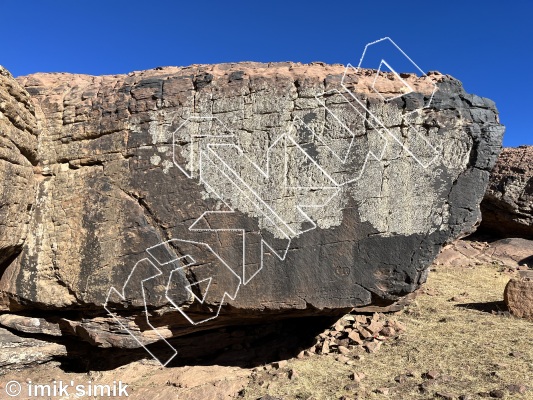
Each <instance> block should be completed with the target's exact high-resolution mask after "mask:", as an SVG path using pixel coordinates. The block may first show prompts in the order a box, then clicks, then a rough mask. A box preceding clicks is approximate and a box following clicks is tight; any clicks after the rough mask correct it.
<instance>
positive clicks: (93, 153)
mask: <svg viewBox="0 0 533 400" xmlns="http://www.w3.org/2000/svg"><path fill="white" fill-rule="evenodd" d="M17 80H18V84H20V85H22V86H23V87H24V88H25V91H23V90H22V89H20V88H19V86H18V84H17V83H16V82H14V81H13V80H12V79H11V78H9V77H7V78H6V79H4V80H3V81H2V85H1V86H0V90H2V91H0V93H4V92H5V91H6V88H9V87H13V88H16V93H19V94H18V95H17V94H16V93H15V95H11V97H8V101H10V102H13V103H14V104H15V105H16V104H17V103H21V104H20V105H17V107H18V108H20V109H22V110H28V112H26V114H27V117H28V118H29V121H33V122H32V124H33V125H28V126H27V127H26V126H17V125H16V124H15V125H14V127H13V128H9V129H7V130H2V137H3V138H4V139H3V140H4V141H5V142H8V143H9V142H12V143H15V141H16V140H19V138H20V140H22V139H24V142H23V144H24V146H22V145H20V146H13V148H12V149H11V152H12V153H13V154H14V155H15V156H17V157H19V159H20V162H19V164H20V166H19V167H17V168H19V169H20V171H21V172H20V174H21V175H22V174H23V173H26V172H25V171H29V172H27V173H28V176H27V177H26V178H25V180H24V181H21V183H19V184H18V186H19V187H20V193H18V194H16V195H15V194H12V195H6V196H5V199H4V200H3V201H4V203H5V204H7V207H11V208H8V209H9V210H10V211H9V212H8V214H7V215H8V217H9V218H12V216H15V215H16V216H17V218H18V219H17V221H18V222H17V223H19V224H20V226H19V225H17V226H14V228H13V229H14V234H6V233H4V232H3V233H2V236H1V237H0V243H4V242H5V243H6V244H4V248H6V249H11V250H10V252H9V253H4V254H7V255H8V256H4V257H3V259H4V260H7V261H8V262H7V261H6V262H5V263H4V267H3V271H2V272H3V273H2V276H1V280H0V293H2V297H1V301H0V309H2V310H4V311H5V312H22V311H23V312H24V314H25V315H31V314H32V313H33V314H35V315H39V313H41V312H42V310H47V311H48V313H52V314H53V315H54V316H55V317H56V318H59V319H60V321H59V322H58V326H59V327H60V328H61V331H63V332H66V333H68V334H70V335H75V336H78V337H80V338H82V339H83V340H86V341H88V342H90V343H92V344H95V345H98V346H102V347H109V346H119V347H139V346H140V345H141V344H143V345H144V344H147V343H150V342H154V341H156V340H159V339H161V338H168V337H172V336H179V335H184V334H186V333H190V332H194V331H198V330H201V329H207V328H213V327H216V326H224V325H232V324H242V323H248V322H254V321H260V320H263V321H264V320H265V319H267V318H271V319H272V318H286V317H289V316H290V317H297V316H310V315H339V314H341V313H344V312H346V311H347V310H349V309H351V308H353V307H364V306H376V307H379V306H381V307H388V306H390V305H391V304H393V303H395V302H397V301H399V300H400V299H401V298H402V297H403V296H405V295H407V294H409V293H411V292H413V291H414V290H416V289H417V288H418V287H419V285H420V284H422V283H423V282H424V281H425V279H426V276H427V271H428V266H429V265H430V264H431V262H432V260H433V259H434V258H435V256H436V255H437V254H438V252H439V250H440V248H441V247H442V246H443V245H444V244H445V243H448V242H450V241H452V240H453V239H455V238H457V237H459V236H463V235H466V234H468V233H470V232H472V230H473V228H474V226H475V225H476V224H477V223H478V221H479V219H480V212H479V202H480V201H481V199H482V197H483V194H484V193H485V189H486V186H487V184H488V179H489V172H490V170H491V169H492V167H493V165H494V162H495V161H496V157H497V156H498V154H499V152H500V149H501V139H502V134H503V130H504V129H503V126H502V125H500V123H499V121H498V116H497V111H496V108H495V106H494V103H493V102H492V101H490V100H488V99H484V98H480V97H477V96H475V95H470V94H467V93H465V92H464V90H463V88H462V86H461V83H460V82H459V81H457V80H455V79H454V78H452V77H449V76H446V75H441V74H439V73H431V74H429V75H428V76H422V77H417V76H416V75H414V74H402V75H401V79H398V76H397V75H395V74H392V73H379V74H377V72H376V71H374V70H354V69H351V68H348V69H345V67H343V66H340V65H332V66H331V65H323V64H316V63H315V64H311V65H301V64H293V63H278V64H260V63H240V64H223V65H200V66H191V67H186V68H177V67H168V68H156V69H154V70H149V71H143V72H133V73H130V74H128V75H115V76H99V77H95V76H86V75H72V74H35V75H30V76H27V77H21V78H18V79H17ZM26 91H27V93H26ZM28 93H29V94H30V95H31V97H32V100H33V103H34V106H35V109H36V110H37V111H36V112H35V113H32V110H33V109H32V108H31V106H30V105H28V104H27V100H28ZM17 96H18V97H17ZM0 104H2V103H1V102H0ZM5 110H6V109H5V108H4V109H3V111H2V112H3V113H4V114H5V113H6V111H5ZM7 112H8V114H7V117H4V119H5V118H7V120H8V121H16V118H14V117H13V116H12V115H11V114H10V113H11V111H10V110H7ZM26 114H24V115H26ZM0 115H3V114H0ZM33 115H36V116H37V122H38V124H39V135H38V136H37V135H36V134H35V129H34V126H35V123H36V122H35V121H34V120H32V119H31V118H33ZM30 117H31V118H30ZM0 123H3V122H2V120H1V119H0ZM9 124H10V125H9V126H11V125H13V123H12V122H9ZM27 124H29V123H27ZM37 144H38V146H39V148H38V152H35V146H37ZM32 146H33V147H32ZM20 149H23V151H22V152H21V151H19V150H20ZM17 151H18V152H19V153H20V154H19V153H17ZM25 155H27V156H28V157H25ZM0 162H2V163H4V164H5V163H6V161H4V160H3V158H2V160H0ZM9 164H10V165H9V168H14V167H13V165H14V164H15V163H13V162H11V163H9ZM33 164H35V168H34V171H35V177H33V178H32V176H33V174H32V171H33V170H32V168H33V167H32V165H33ZM10 171H11V170H10ZM10 171H6V172H4V173H3V174H2V179H4V180H9V181H10V182H11V180H13V179H14V178H13V172H10ZM24 176H25V175H24ZM32 179H33V180H34V181H36V182H37V183H38V185H37V186H36V187H34V186H32V185H33V184H32V182H33V181H32ZM4 187H5V185H4ZM10 196H11V197H10ZM17 196H18V197H17ZM30 204H31V206H29V205H30ZM2 212H3V214H2V218H4V219H5V217H4V215H5V211H4V209H2ZM20 221H22V222H20ZM25 221H26V222H27V224H26V225H27V229H26V230H24V229H22V228H24V227H25V226H26V225H24V223H25ZM24 232H26V233H24ZM47 315H50V314H47ZM17 326H18V325H17V324H12V325H11V326H10V327H11V328H12V329H16V327H17ZM154 327H157V329H156V330H155V332H154V330H153V329H152V328H154ZM47 329H51V328H47ZM154 329H155V328H154ZM128 332H129V333H130V334H131V336H130V335H128Z"/></svg>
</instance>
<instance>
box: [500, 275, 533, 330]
mask: <svg viewBox="0 0 533 400" xmlns="http://www.w3.org/2000/svg"><path fill="white" fill-rule="evenodd" d="M521 275H522V276H521V278H519V279H511V280H510V281H509V283H508V284H507V286H506V287H505V293H504V299H505V303H506V304H507V307H509V311H510V312H511V314H513V315H515V316H517V317H519V318H526V319H530V320H531V321H533V271H521Z"/></svg>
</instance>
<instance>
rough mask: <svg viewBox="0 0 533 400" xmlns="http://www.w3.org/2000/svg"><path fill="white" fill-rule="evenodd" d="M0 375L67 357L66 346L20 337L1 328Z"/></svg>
mask: <svg viewBox="0 0 533 400" xmlns="http://www.w3.org/2000/svg"><path fill="white" fill-rule="evenodd" d="M0 343H2V351H1V352H0V375H2V374H4V373H6V372H7V371H12V370H17V369H23V368H26V367H30V366H35V365H39V364H43V363H45V362H48V361H51V360H54V359H55V358H57V357H64V356H66V355H67V349H66V347H65V345H62V344H59V343H51V342H48V341H45V340H39V339H34V338H28V337H20V336H17V335H15V334H14V333H12V332H10V331H8V330H6V329H3V328H0Z"/></svg>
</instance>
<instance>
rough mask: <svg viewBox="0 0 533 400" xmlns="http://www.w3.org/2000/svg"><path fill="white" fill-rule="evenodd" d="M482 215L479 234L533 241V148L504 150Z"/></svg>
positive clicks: (496, 166) (486, 197)
mask: <svg viewBox="0 0 533 400" xmlns="http://www.w3.org/2000/svg"><path fill="white" fill-rule="evenodd" d="M481 212H482V214H483V220H482V222H481V225H480V227H479V232H480V233H484V234H489V235H492V236H497V237H522V238H526V239H533V146H520V147H518V148H512V147H510V148H505V149H503V151H502V153H501V154H500V156H499V158H498V161H497V162H496V165H495V167H494V170H493V171H492V173H491V176H490V184H489V187H488V189H487V193H486V194H485V197H484V198H483V201H482V202H481Z"/></svg>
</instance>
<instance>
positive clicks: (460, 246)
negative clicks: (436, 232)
mask: <svg viewBox="0 0 533 400" xmlns="http://www.w3.org/2000/svg"><path fill="white" fill-rule="evenodd" d="M434 263H435V264H436V265H448V266H457V267H466V266H474V265H479V264H498V265H500V266H502V267H505V268H507V269H509V270H510V271H516V270H528V269H529V268H533V240H527V239H521V238H509V239H500V240H495V241H492V242H478V241H471V240H457V241H456V242H454V243H451V244H449V245H446V246H445V247H444V248H443V249H442V251H441V253H440V254H439V255H438V256H437V258H436V259H435V261H434Z"/></svg>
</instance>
